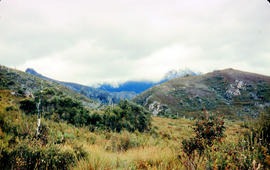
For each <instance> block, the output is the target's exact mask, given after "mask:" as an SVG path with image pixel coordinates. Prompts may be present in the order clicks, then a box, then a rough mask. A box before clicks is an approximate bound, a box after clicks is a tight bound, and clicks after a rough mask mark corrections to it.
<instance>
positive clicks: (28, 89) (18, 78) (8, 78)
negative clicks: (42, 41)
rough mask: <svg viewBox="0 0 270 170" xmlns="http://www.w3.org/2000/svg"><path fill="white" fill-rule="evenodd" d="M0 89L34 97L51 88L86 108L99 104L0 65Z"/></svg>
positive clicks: (63, 87)
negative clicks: (35, 94)
mask: <svg viewBox="0 0 270 170" xmlns="http://www.w3.org/2000/svg"><path fill="white" fill-rule="evenodd" d="M0 89H5V90H11V93H12V94H14V95H17V96H21V97H30V98H31V97H32V98H33V97H34V93H36V92H39V91H40V90H44V89H47V90H52V91H54V93H55V96H67V97H71V98H73V99H76V100H80V101H81V102H82V104H83V105H84V106H86V107H88V108H98V107H101V104H100V103H99V102H97V101H94V100H91V99H89V98H87V97H85V96H83V95H81V94H79V93H76V92H74V91H72V90H70V89H69V88H67V87H65V86H63V85H60V84H59V83H55V82H51V81H47V80H43V79H40V78H38V77H36V76H33V75H31V74H28V73H25V72H22V71H19V70H15V69H11V68H8V67H5V66H1V65H0Z"/></svg>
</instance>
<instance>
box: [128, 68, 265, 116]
mask: <svg viewBox="0 0 270 170" xmlns="http://www.w3.org/2000/svg"><path fill="white" fill-rule="evenodd" d="M133 101H134V102H136V103H138V104H141V105H143V106H144V107H145V108H146V109H148V110H149V111H151V112H152V113H153V114H154V115H169V116H176V115H177V116H188V117H196V116H197V115H198V114H199V113H201V112H202V110H204V109H206V110H208V111H210V112H211V111H212V112H215V113H219V114H223V115H225V116H227V117H230V118H235V117H245V116H249V117H256V116H258V115H259V113H260V112H267V111H268V110H270V109H269V105H270V77H269V76H263V75H259V74H254V73H248V72H243V71H239V70H234V69H226V70H220V71H214V72H211V73H207V74H203V75H198V76H187V77H183V78H178V79H173V80H170V81H168V82H165V83H163V84H161V85H157V86H154V87H152V88H151V89H149V90H147V91H145V92H144V93H142V94H140V95H138V96H136V97H135V98H134V99H133Z"/></svg>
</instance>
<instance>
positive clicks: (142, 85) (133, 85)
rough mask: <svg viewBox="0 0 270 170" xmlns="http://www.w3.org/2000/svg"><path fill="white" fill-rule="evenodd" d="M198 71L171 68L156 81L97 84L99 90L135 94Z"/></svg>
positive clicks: (192, 74)
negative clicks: (116, 84)
mask: <svg viewBox="0 0 270 170" xmlns="http://www.w3.org/2000/svg"><path fill="white" fill-rule="evenodd" d="M198 74H200V73H196V72H194V71H192V70H190V69H185V70H182V69H179V70H171V71H169V72H168V73H166V74H165V76H164V77H163V78H162V80H160V81H158V82H153V81H127V82H124V83H121V84H119V85H118V86H117V87H115V86H113V85H111V84H108V83H104V84H101V85H100V86H99V89H100V90H106V91H109V92H122V91H128V92H135V93H136V94H139V93H141V92H143V91H145V90H147V89H149V88H151V87H153V86H155V85H158V84H161V83H164V82H166V81H168V80H171V79H174V78H179V77H184V76H185V75H191V76H194V75H198Z"/></svg>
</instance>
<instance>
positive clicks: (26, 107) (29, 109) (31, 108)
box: [20, 99, 37, 114]
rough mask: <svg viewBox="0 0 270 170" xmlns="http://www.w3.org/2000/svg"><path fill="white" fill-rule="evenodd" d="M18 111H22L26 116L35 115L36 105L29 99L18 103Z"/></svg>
mask: <svg viewBox="0 0 270 170" xmlns="http://www.w3.org/2000/svg"><path fill="white" fill-rule="evenodd" d="M20 109H21V110H23V111H24V112H25V113H27V114H35V113H37V106H36V103H35V102H34V101H32V100H29V99H25V100H22V101H20Z"/></svg>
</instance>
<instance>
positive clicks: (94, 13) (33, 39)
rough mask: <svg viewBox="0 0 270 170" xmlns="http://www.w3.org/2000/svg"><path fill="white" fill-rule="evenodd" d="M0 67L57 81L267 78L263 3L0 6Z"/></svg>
mask: <svg viewBox="0 0 270 170" xmlns="http://www.w3.org/2000/svg"><path fill="white" fill-rule="evenodd" d="M0 64H1V65H6V66H9V67H12V68H17V69H20V70H23V71H24V70H25V69H26V68H28V67H30V68H34V69H35V70H36V71H38V72H39V73H41V74H43V75H46V76H49V77H51V78H55V79H58V80H64V81H72V82H79V83H83V84H87V85H91V84H94V83H98V82H104V81H105V82H118V81H120V82H121V81H126V80H159V79H160V78H162V77H163V76H164V74H165V73H166V72H167V71H169V70H172V69H184V68H190V69H192V70H194V71H200V72H204V73H205V72H209V71H213V70H216V69H224V68H235V69H240V70H245V71H249V72H256V73H261V74H265V75H270V4H269V3H268V2H267V0H250V1H246V0H237V1H236V0H203V1H201V0H188V1H187V0H97V1H93V0H75V1H74V0H72V1H71V0H65V1H64V0H58V1H57V0H45V1H37V0H2V1H0Z"/></svg>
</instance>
